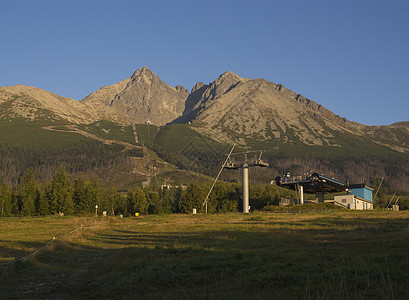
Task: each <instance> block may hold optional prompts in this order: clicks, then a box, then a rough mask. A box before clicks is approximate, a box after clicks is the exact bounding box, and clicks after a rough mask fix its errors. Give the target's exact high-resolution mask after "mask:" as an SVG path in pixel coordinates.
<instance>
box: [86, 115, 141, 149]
mask: <svg viewBox="0 0 409 300" xmlns="http://www.w3.org/2000/svg"><path fill="white" fill-rule="evenodd" d="M78 128H79V129H81V130H84V131H88V132H90V133H92V134H94V135H96V136H97V137H100V138H103V139H108V140H115V141H123V142H127V143H130V144H135V136H134V133H133V129H132V126H122V125H118V124H116V123H114V122H110V121H98V122H95V123H92V124H89V125H78Z"/></svg>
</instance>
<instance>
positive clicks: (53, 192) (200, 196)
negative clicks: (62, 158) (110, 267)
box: [0, 167, 291, 217]
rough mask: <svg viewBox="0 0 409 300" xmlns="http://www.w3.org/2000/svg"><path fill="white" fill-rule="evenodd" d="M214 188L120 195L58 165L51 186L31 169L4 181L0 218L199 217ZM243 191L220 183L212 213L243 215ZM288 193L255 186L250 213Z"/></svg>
mask: <svg viewBox="0 0 409 300" xmlns="http://www.w3.org/2000/svg"><path fill="white" fill-rule="evenodd" d="M210 184H211V183H210V182H201V183H198V182H195V183H191V184H188V185H187V186H183V187H171V186H165V187H162V186H157V185H153V184H152V185H150V186H148V187H146V188H142V187H137V188H135V189H132V190H129V191H118V190H117V189H116V188H114V187H102V186H101V185H100V184H99V183H98V182H97V181H93V180H91V181H90V180H85V179H83V178H82V177H77V178H75V179H73V180H71V179H70V178H69V177H68V174H67V171H66V169H65V168H64V167H60V168H59V169H58V170H57V171H56V172H55V174H54V176H53V177H52V178H51V179H50V180H49V181H48V182H46V183H44V184H40V183H38V182H37V180H36V176H35V172H34V171H33V169H32V168H30V169H28V170H26V171H25V172H24V173H23V175H22V176H21V177H20V178H19V181H18V184H16V185H15V186H14V187H10V186H9V185H8V184H7V183H5V182H3V183H2V184H1V185H0V208H1V211H0V216H2V217H6V216H41V215H52V214H64V215H73V214H80V215H87V214H94V213H95V209H96V208H95V207H96V206H98V212H99V213H101V212H102V211H106V212H107V214H108V215H111V214H114V215H121V214H122V215H124V216H132V215H135V213H139V214H166V213H191V212H192V210H193V209H194V208H195V209H196V210H197V212H199V213H201V212H204V206H203V201H204V199H205V198H206V195H207V193H208V191H209V189H210ZM241 193H242V187H241V185H240V184H236V183H228V182H219V183H217V184H216V186H215V187H214V189H213V191H212V193H211V194H210V197H209V200H208V212H209V213H225V212H234V211H241V210H242V207H241V206H242V198H241V197H242V196H241V195H242V194H241ZM290 195H291V192H290V191H281V190H279V188H277V187H276V186H272V185H251V186H250V205H251V206H252V209H263V208H264V207H265V206H270V205H278V202H279V200H280V198H281V197H282V196H287V197H288V196H290Z"/></svg>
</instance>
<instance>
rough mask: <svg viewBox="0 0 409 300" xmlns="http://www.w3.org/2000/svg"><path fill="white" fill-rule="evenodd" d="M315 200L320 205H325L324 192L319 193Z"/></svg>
mask: <svg viewBox="0 0 409 300" xmlns="http://www.w3.org/2000/svg"><path fill="white" fill-rule="evenodd" d="M315 199H316V200H317V202H318V203H324V193H323V192H317V193H316V196H315Z"/></svg>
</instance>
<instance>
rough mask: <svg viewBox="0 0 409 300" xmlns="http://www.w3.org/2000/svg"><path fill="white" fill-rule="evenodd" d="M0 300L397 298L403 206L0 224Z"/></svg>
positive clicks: (402, 294)
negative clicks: (19, 259) (17, 260)
mask: <svg viewBox="0 0 409 300" xmlns="http://www.w3.org/2000/svg"><path fill="white" fill-rule="evenodd" d="M81 225H84V226H93V227H90V228H89V227H86V228H84V229H83V230H81V231H79V232H77V233H75V234H73V235H70V236H67V237H64V238H61V239H57V240H56V241H55V242H53V243H52V244H51V245H49V246H48V247H47V248H45V250H44V251H42V252H40V253H39V254H37V255H36V256H35V257H33V258H30V259H28V260H25V261H23V262H19V263H16V264H10V265H5V266H0V299H8V298H16V299H22V298H52V299H73V298H74V299H75V298H104V299H108V298H109V299H111V298H144V299H158V298H165V299H169V298H170V299H174V298H194V299H209V298H210V299H212V298H223V299H292V298H298V299H299V298H302V299H356V298H359V299H362V298H364V299H365V298H367V299H373V298H379V299H393V298H395V299H403V298H408V297H409V212H408V211H402V212H393V211H363V212H362V211H361V212H359V211H332V212H319V213H317V212H315V213H310V212H305V213H272V212H264V213H261V212H257V213H252V214H237V213H234V214H215V215H163V216H158V215H152V216H142V217H138V218H135V217H134V218H119V217H114V218H110V219H108V218H106V219H102V218H92V217H88V218H85V217H84V218H81V217H59V216H50V217H39V218H2V219H0V228H1V230H0V264H1V263H5V262H7V261H11V260H13V259H16V258H20V257H22V256H24V255H27V254H29V253H30V252H32V251H35V250H36V249H38V248H40V247H41V246H42V245H44V244H45V243H47V242H48V241H49V240H50V239H51V238H52V237H53V236H54V237H56V236H58V235H61V234H64V233H67V232H69V231H71V230H73V229H75V228H78V227H79V226H81Z"/></svg>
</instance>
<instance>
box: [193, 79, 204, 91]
mask: <svg viewBox="0 0 409 300" xmlns="http://www.w3.org/2000/svg"><path fill="white" fill-rule="evenodd" d="M203 86H205V84H204V83H203V82H201V81H199V82H197V83H196V84H195V85H194V87H193V88H192V91H191V94H193V93H194V92H196V91H198V90H200V89H201V88H202V87H203Z"/></svg>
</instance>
